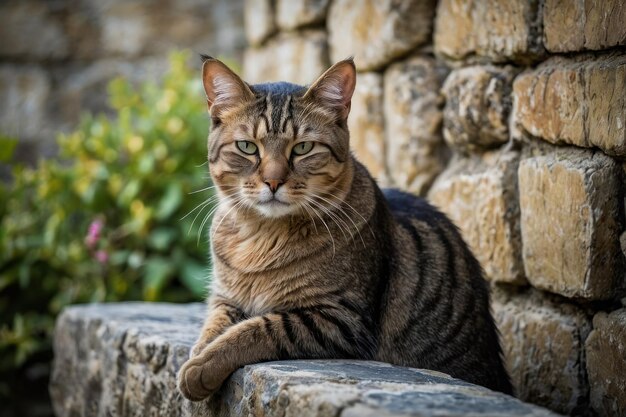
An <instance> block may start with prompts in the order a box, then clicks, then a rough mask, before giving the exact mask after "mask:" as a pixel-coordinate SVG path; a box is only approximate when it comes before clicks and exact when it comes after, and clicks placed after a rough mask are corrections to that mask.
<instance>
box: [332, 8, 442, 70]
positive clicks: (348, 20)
mask: <svg viewBox="0 0 626 417" xmlns="http://www.w3.org/2000/svg"><path fill="white" fill-rule="evenodd" d="M434 13H435V1H434V0H362V1H353V0H335V1H333V2H332V4H331V6H330V9H329V14H328V21H327V27H328V36H329V44H330V46H331V57H332V60H333V61H339V60H341V59H345V58H347V57H349V56H354V62H355V64H356V67H357V70H359V71H372V70H379V69H381V68H383V67H384V66H386V65H387V64H389V63H390V62H391V61H392V60H393V59H395V58H398V57H401V56H403V55H406V54H407V53H408V52H410V51H412V50H414V49H415V48H417V47H418V46H420V45H423V44H425V43H426V42H427V41H428V39H429V37H430V34H431V29H432V20H433V16H434Z"/></svg>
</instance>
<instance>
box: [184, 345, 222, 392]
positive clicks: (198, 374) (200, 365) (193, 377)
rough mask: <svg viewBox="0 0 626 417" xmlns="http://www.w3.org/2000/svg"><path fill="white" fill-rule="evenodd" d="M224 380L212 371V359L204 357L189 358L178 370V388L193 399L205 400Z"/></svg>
mask: <svg viewBox="0 0 626 417" xmlns="http://www.w3.org/2000/svg"><path fill="white" fill-rule="evenodd" d="M222 381H223V379H221V378H216V375H215V373H214V372H212V370H211V361H206V360H204V359H203V358H202V357H197V356H196V357H195V358H192V359H189V360H188V361H187V362H185V364H183V366H182V367H181V368H180V371H179V372H178V389H179V390H180V392H181V393H182V394H183V396H184V397H185V398H187V399H188V400H191V401H201V400H204V399H205V398H207V397H208V396H210V395H211V394H213V393H214V392H215V391H217V389H218V388H219V387H220V385H221V384H222Z"/></svg>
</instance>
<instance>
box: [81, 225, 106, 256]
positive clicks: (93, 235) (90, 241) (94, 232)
mask: <svg viewBox="0 0 626 417" xmlns="http://www.w3.org/2000/svg"><path fill="white" fill-rule="evenodd" d="M103 227H104V223H103V222H102V220H94V221H92V222H91V224H90V225H89V229H88V230H87V236H85V245H87V247H88V248H89V249H93V248H94V247H95V246H96V243H97V242H98V239H100V234H101V233H102V228H103Z"/></svg>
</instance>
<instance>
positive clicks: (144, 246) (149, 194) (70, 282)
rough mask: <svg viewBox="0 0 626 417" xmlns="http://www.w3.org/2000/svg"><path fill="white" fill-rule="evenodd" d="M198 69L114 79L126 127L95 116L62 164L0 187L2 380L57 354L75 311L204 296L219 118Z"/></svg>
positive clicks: (114, 99) (181, 59)
mask: <svg viewBox="0 0 626 417" xmlns="http://www.w3.org/2000/svg"><path fill="white" fill-rule="evenodd" d="M187 60H188V54H185V53H178V54H174V55H172V57H171V60H170V62H171V66H170V69H169V71H168V73H167V74H166V75H165V77H164V79H163V80H162V81H161V82H160V83H158V84H156V83H146V84H145V85H143V86H141V87H140V88H133V87H132V86H131V85H130V84H129V83H128V82H127V81H125V80H123V79H117V80H114V81H113V82H111V84H110V86H109V93H110V104H111V107H112V108H113V109H114V110H115V113H116V116H115V117H114V118H112V119H111V118H107V117H105V116H90V115H87V116H85V117H84V120H83V122H82V123H81V125H80V127H79V129H78V130H77V131H75V132H74V133H71V134H69V135H61V136H60V137H59V139H58V144H59V148H60V155H61V161H56V160H47V161H41V162H40V163H39V164H38V166H37V167H36V168H35V169H27V168H21V167H15V168H14V171H13V176H14V181H13V183H12V184H11V185H9V186H5V187H4V189H0V200H1V202H0V311H1V315H0V374H2V373H6V372H9V371H10V370H15V369H18V367H20V366H23V365H24V364H25V363H26V362H28V361H29V359H30V358H33V357H35V356H37V355H38V354H40V353H42V352H43V353H46V352H49V349H50V335H51V331H52V327H53V323H54V318H55V316H56V315H57V314H58V313H59V312H60V310H61V309H62V308H63V307H64V306H66V305H68V304H71V303H81V302H99V301H117V300H151V301H152V300H165V301H189V300H198V299H200V298H202V296H203V295H204V293H205V288H206V284H207V283H206V278H207V276H208V271H209V258H208V247H207V246H208V245H207V239H208V237H207V233H204V234H202V235H199V233H198V232H199V226H200V223H201V220H203V219H204V216H205V215H206V214H208V213H209V210H210V209H211V207H212V204H211V203H210V202H211V200H210V199H209V198H210V197H211V195H212V192H211V189H210V188H207V187H208V186H209V179H208V169H207V166H206V164H205V161H206V136H207V131H208V125H209V118H208V116H207V112H206V103H205V100H204V99H203V95H202V94H201V83H200V82H199V77H198V74H197V71H195V70H194V71H192V70H190V69H189V68H188V66H187V65H186V62H187ZM0 140H3V139H1V138H0ZM9 145H10V144H9V142H8V141H7V140H6V139H4V140H3V142H0V148H3V149H4V150H7V149H9V147H10V146H9ZM5 157H6V156H5ZM197 190H202V191H200V192H197V193H194V191H197ZM203 202H205V203H206V204H203V205H201V206H200V208H199V209H197V210H195V211H192V210H194V208H196V207H198V205H199V204H201V203H203ZM189 212H191V214H190V215H188V216H187V217H185V215H186V214H188V213H189ZM196 215H198V216H197V218H196ZM194 218H196V221H195V224H194V225H193V227H192V222H193V220H194ZM181 219H182V220H181ZM204 229H205V230H206V224H205V227H204ZM44 356H46V355H44ZM0 381H7V379H5V378H0ZM3 384H4V382H0V394H1V393H2V391H4V392H5V394H6V393H7V390H8V387H7V386H5V385H3Z"/></svg>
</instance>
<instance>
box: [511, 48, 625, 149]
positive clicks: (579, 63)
mask: <svg viewBox="0 0 626 417" xmlns="http://www.w3.org/2000/svg"><path fill="white" fill-rule="evenodd" d="M624 92H626V54H623V53H621V54H620V53H615V54H609V55H605V56H602V57H590V56H589V57H587V56H583V57H580V58H575V59H566V58H560V57H558V58H552V59H549V60H548V61H546V62H545V63H544V64H542V65H540V66H539V67H538V68H537V69H536V70H534V71H529V72H526V73H523V74H521V75H520V76H518V77H517V78H516V79H515V81H514V83H513V94H514V100H513V120H512V123H513V124H514V127H515V130H514V131H513V132H514V136H516V137H521V136H522V135H523V134H530V135H532V136H534V137H538V138H541V139H544V140H546V141H548V142H550V143H555V144H572V145H576V146H582V147H590V148H591V147H598V148H600V149H602V150H603V151H604V152H605V153H608V154H609V155H617V156H626V94H624Z"/></svg>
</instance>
